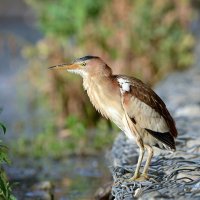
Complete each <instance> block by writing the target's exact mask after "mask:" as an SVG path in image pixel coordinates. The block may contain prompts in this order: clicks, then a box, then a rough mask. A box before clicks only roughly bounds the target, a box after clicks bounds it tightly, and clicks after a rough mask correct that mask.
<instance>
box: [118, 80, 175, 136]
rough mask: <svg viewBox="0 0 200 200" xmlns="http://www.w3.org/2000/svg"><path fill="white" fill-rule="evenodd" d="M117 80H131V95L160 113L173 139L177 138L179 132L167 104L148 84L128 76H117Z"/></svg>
mask: <svg viewBox="0 0 200 200" xmlns="http://www.w3.org/2000/svg"><path fill="white" fill-rule="evenodd" d="M116 77H117V78H124V79H127V80H129V82H130V84H131V91H130V93H131V94H132V95H134V96H135V97H136V98H138V99H139V100H140V101H142V102H144V103H145V104H147V105H148V106H150V107H151V108H153V109H154V110H155V111H156V112H157V113H159V114H160V115H161V116H162V117H163V118H164V119H165V121H166V123H167V125H168V127H169V129H170V131H169V132H170V134H171V135H172V136H173V137H177V135H178V132H177V130H176V126H175V122H174V120H173V118H172V116H171V115H170V113H169V111H168V110H167V108H166V105H165V103H164V102H163V101H162V99H161V98H160V97H159V96H158V95H157V94H156V93H155V92H154V91H153V90H152V89H151V88H150V87H148V86H147V85H146V84H144V83H143V82H142V81H140V80H139V79H137V78H133V77H128V76H116Z"/></svg>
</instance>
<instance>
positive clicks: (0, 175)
mask: <svg viewBox="0 0 200 200" xmlns="http://www.w3.org/2000/svg"><path fill="white" fill-rule="evenodd" d="M0 129H1V130H0V131H3V133H4V134H5V133H6V127H5V126H4V125H3V124H2V123H0ZM7 150H8V148H7V147H6V146H5V145H4V144H3V142H2V140H0V199H2V200H15V199H16V198H15V197H14V196H13V195H12V194H11V193H12V189H11V185H10V183H9V182H8V179H7V176H6V174H5V172H4V170H3V168H2V164H5V163H6V164H8V163H10V161H9V159H8V156H7Z"/></svg>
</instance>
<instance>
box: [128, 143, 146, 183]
mask: <svg viewBox="0 0 200 200" xmlns="http://www.w3.org/2000/svg"><path fill="white" fill-rule="evenodd" d="M138 143H139V144H138V146H139V148H140V153H139V158H138V162H137V166H136V169H135V173H134V175H133V177H131V178H130V179H128V181H129V182H131V181H135V180H137V179H138V178H139V177H140V166H141V163H142V160H143V156H144V146H143V144H141V142H138Z"/></svg>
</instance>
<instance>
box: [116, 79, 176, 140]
mask: <svg viewBox="0 0 200 200" xmlns="http://www.w3.org/2000/svg"><path fill="white" fill-rule="evenodd" d="M116 78H117V79H118V80H119V79H120V80H123V79H124V80H125V81H126V82H125V83H126V84H127V83H129V84H130V88H129V90H127V87H126V91H124V92H122V103H123V107H124V109H125V111H126V112H127V114H128V116H129V117H130V118H134V120H135V122H136V123H138V124H139V125H140V127H141V128H145V129H149V130H151V131H154V132H160V133H166V132H169V133H170V134H171V135H172V136H173V137H176V136H177V134H178V133H177V130H176V126H175V122H174V120H173V118H172V117H171V115H170V113H169V111H168V110H167V108H166V105H165V104H164V102H163V101H162V100H161V98H160V97H159V96H158V95H157V94H156V93H155V92H154V91H153V90H152V89H151V88H150V87H148V86H147V85H146V84H144V83H143V82H142V81H140V80H138V79H136V78H132V77H127V76H116Z"/></svg>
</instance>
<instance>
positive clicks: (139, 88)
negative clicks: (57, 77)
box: [49, 55, 178, 181]
mask: <svg viewBox="0 0 200 200" xmlns="http://www.w3.org/2000/svg"><path fill="white" fill-rule="evenodd" d="M49 69H52V70H66V71H67V72H71V73H75V74H78V75H80V76H81V77H82V78H83V87H84V89H85V90H86V91H87V94H88V96H89V99H90V101H91V103H92V104H93V106H94V107H95V109H96V110H97V111H98V112H99V113H101V114H102V116H104V117H105V118H107V119H110V120H111V121H112V122H114V123H115V124H116V125H117V126H118V127H119V128H120V129H121V130H122V131H123V132H124V133H125V135H126V136H127V137H128V138H129V139H130V140H132V141H133V142H134V141H135V143H136V144H137V145H138V147H139V157H138V161H137V164H136V168H135V171H134V175H133V176H132V177H131V178H130V179H129V181H144V180H148V179H149V175H148V169H149V166H150V163H151V159H152V157H153V154H154V148H153V147H157V148H160V149H164V150H169V151H172V152H173V151H175V150H176V145H175V138H176V137H177V135H178V132H177V129H176V125H175V121H174V119H173V118H172V116H171V114H170V113H169V111H168V109H167V107H166V105H165V103H164V102H163V101H162V99H161V98H160V97H159V96H158V95H157V94H156V93H155V92H154V91H153V90H152V89H151V88H150V87H149V86H148V85H147V84H145V83H143V82H142V81H141V80H139V79H137V78H135V77H130V76H126V75H115V74H113V73H112V69H111V68H110V67H109V66H108V65H107V64H106V63H105V62H104V61H103V60H102V59H101V58H100V57H98V56H93V55H87V56H84V57H81V58H77V59H75V60H74V61H73V62H72V63H71V64H66V63H64V64H59V65H55V66H51V67H49ZM145 151H146V152H147V159H146V163H145V165H144V168H143V171H142V173H141V172H140V168H141V164H142V161H143V156H144V153H145Z"/></svg>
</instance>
